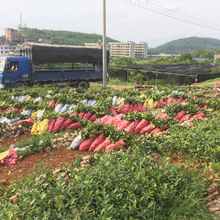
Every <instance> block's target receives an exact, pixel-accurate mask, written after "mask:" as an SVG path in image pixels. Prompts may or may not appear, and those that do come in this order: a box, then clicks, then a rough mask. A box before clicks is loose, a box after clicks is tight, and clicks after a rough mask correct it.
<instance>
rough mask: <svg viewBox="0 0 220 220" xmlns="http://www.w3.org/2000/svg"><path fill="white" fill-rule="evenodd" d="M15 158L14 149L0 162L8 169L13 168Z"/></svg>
mask: <svg viewBox="0 0 220 220" xmlns="http://www.w3.org/2000/svg"><path fill="white" fill-rule="evenodd" d="M17 157H18V156H17V153H16V151H15V150H14V148H10V152H9V154H8V155H7V157H5V158H4V159H2V160H1V161H0V162H1V163H2V164H4V165H6V166H8V167H13V166H14V165H15V162H16V159H17Z"/></svg>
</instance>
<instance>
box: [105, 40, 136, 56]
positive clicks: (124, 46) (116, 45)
mask: <svg viewBox="0 0 220 220" xmlns="http://www.w3.org/2000/svg"><path fill="white" fill-rule="evenodd" d="M108 44H109V45H110V47H111V57H112V58H119V57H131V58H132V59H135V43H134V42H133V41H128V42H126V43H123V42H109V43H108Z"/></svg>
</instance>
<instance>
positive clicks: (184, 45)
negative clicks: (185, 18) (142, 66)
mask: <svg viewBox="0 0 220 220" xmlns="http://www.w3.org/2000/svg"><path fill="white" fill-rule="evenodd" d="M216 48H220V40H218V39H213V38H202V37H188V38H182V39H178V40H173V41H171V42H168V43H165V44H162V45H161V46H158V47H156V48H152V49H149V51H148V54H149V55H155V54H160V53H165V54H182V53H185V52H190V51H192V50H196V51H197V50H199V49H206V50H212V51H214V50H215V49H216Z"/></svg>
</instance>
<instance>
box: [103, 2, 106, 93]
mask: <svg viewBox="0 0 220 220" xmlns="http://www.w3.org/2000/svg"><path fill="white" fill-rule="evenodd" d="M102 43H103V47H102V56H103V57H102V58H103V60H102V71H103V88H104V89H106V84H107V50H106V6H105V0H103V36H102Z"/></svg>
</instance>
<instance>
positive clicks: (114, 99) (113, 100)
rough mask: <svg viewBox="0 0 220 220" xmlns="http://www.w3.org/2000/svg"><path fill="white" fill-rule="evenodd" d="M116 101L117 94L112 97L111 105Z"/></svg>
mask: <svg viewBox="0 0 220 220" xmlns="http://www.w3.org/2000/svg"><path fill="white" fill-rule="evenodd" d="M116 101H117V96H114V97H113V99H112V105H115V103H116Z"/></svg>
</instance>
